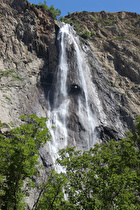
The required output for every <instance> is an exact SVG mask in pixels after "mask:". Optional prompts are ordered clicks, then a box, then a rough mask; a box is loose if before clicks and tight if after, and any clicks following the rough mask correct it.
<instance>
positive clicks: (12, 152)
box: [0, 114, 50, 210]
mask: <svg viewBox="0 0 140 210" xmlns="http://www.w3.org/2000/svg"><path fill="white" fill-rule="evenodd" d="M21 119H22V121H23V124H22V125H21V126H19V127H17V128H14V129H12V130H10V131H8V132H6V133H4V134H3V133H0V160H1V161H0V208H1V209H4V210H11V209H18V210H20V209H24V208H23V202H22V201H23V197H24V196H26V195H28V191H27V192H25V191H24V190H23V184H24V181H25V180H26V184H27V185H28V189H29V185H30V186H32V187H33V182H32V177H33V176H34V175H35V174H37V165H38V158H39V148H40V147H41V146H43V145H44V144H45V142H46V141H48V140H49V139H50V135H49V131H48V128H47V127H46V121H47V118H43V117H41V118H38V117H37V116H36V115H35V114H33V115H29V117H26V116H21ZM0 126H1V127H2V126H3V124H2V123H0ZM27 178H28V180H27Z"/></svg>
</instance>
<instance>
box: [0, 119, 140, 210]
mask: <svg viewBox="0 0 140 210" xmlns="http://www.w3.org/2000/svg"><path fill="white" fill-rule="evenodd" d="M22 119H23V122H24V124H23V125H21V126H20V127H18V128H15V129H12V130H11V131H9V132H7V133H6V134H5V135H4V134H2V133H1V134H0V150H1V154H0V157H1V162H0V208H1V209H2V210H3V209H4V210H13V209H14V210H15V209H18V210H22V209H25V207H24V205H23V198H24V197H25V196H27V195H28V194H27V193H29V186H31V187H33V182H32V179H31V178H32V177H33V175H34V174H36V173H37V163H38V155H39V152H38V150H39V148H40V146H42V145H43V144H44V143H45V142H46V141H47V140H48V139H50V135H49V133H48V129H47V128H46V124H45V122H46V119H45V118H38V117H37V116H35V115H30V116H29V117H28V118H27V117H25V116H23V117H22ZM2 125H3V124H0V126H2ZM139 149H140V117H138V118H137V126H136V133H135V135H133V134H132V133H131V132H128V133H127V137H126V138H123V139H121V140H120V141H115V140H111V141H110V142H106V143H101V144H95V145H94V147H93V148H91V149H90V150H89V151H80V150H78V151H77V150H76V148H74V147H71V148H69V147H67V148H65V149H62V150H60V151H59V158H58V159H57V164H59V165H60V166H61V167H62V168H64V170H63V171H65V172H63V173H62V172H61V173H57V172H55V171H51V172H50V175H49V176H48V180H47V181H46V182H45V183H42V184H41V183H40V186H39V187H38V191H39V194H38V197H37V198H36V201H35V203H34V205H33V207H32V210H58V209H59V210H65V209H75V210H134V209H136V210H139V209H140V151H139ZM27 178H28V179H27ZM25 180H26V184H27V191H26V192H24V190H23V183H24V181H25Z"/></svg>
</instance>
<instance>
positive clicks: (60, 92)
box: [48, 23, 100, 170]
mask: <svg viewBox="0 0 140 210" xmlns="http://www.w3.org/2000/svg"><path fill="white" fill-rule="evenodd" d="M57 39H58V43H59V47H60V56H59V65H58V69H57V73H56V78H55V85H56V86H55V88H53V92H54V93H53V100H51V102H50V100H48V101H49V105H48V107H49V110H48V118H49V125H48V127H49V129H50V133H51V135H52V141H51V142H49V149H50V154H51V157H52V160H53V162H54V161H55V159H56V158H57V152H58V150H59V149H61V148H63V147H66V146H67V145H70V146H76V147H77V148H83V149H89V148H90V147H91V146H93V144H94V141H95V136H96V134H95V127H96V126H97V121H96V115H95V114H93V113H94V112H93V106H92V102H91V101H90V99H89V95H90V94H88V91H87V86H89V85H91V87H90V91H91V92H92V94H94V95H95V103H94V105H95V106H96V104H98V108H99V107H100V106H99V99H98V96H97V93H96V90H95V87H94V85H93V83H92V81H91V76H90V75H91V74H90V69H89V67H88V62H87V60H86V58H85V56H84V52H83V50H82V48H81V46H80V41H79V38H78V36H77V35H76V33H75V31H74V30H73V28H72V27H71V26H70V25H68V24H62V23H61V25H60V30H59V34H58V38H57ZM88 89H89V87H88ZM90 91H89V92H90ZM50 94H52V93H51V92H50V93H49V95H50ZM49 98H50V96H49ZM74 112H75V113H74ZM71 113H74V114H71ZM73 116H74V117H73ZM73 118H75V119H76V121H77V124H78V125H79V127H78V128H77V130H76V128H73V130H75V131H74V132H72V131H71V133H70V134H69V130H70V129H69V127H70V125H71V122H72V121H73ZM52 126H54V128H53V129H52ZM74 127H75V126H74ZM83 127H84V128H83ZM71 130H72V129H71ZM77 138H78V139H79V142H78V143H77V141H78V140H77ZM80 139H83V140H82V141H81V142H80ZM56 170H58V169H56Z"/></svg>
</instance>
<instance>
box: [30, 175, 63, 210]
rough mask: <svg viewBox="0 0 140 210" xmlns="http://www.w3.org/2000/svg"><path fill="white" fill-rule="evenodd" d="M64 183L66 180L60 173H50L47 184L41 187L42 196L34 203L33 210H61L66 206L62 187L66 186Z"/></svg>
mask: <svg viewBox="0 0 140 210" xmlns="http://www.w3.org/2000/svg"><path fill="white" fill-rule="evenodd" d="M66 181H67V179H66V177H65V176H64V175H63V174H62V173H60V174H57V173H56V172H55V171H52V172H51V173H50V175H49V177H48V180H47V182H46V183H45V184H43V185H42V188H41V191H42V192H43V195H42V197H41V199H40V198H39V199H38V200H37V201H38V202H36V203H35V205H34V210H35V209H37V210H42V209H44V210H45V209H48V210H50V209H63V207H65V204H66V201H65V199H64V193H63V186H64V185H65V184H66ZM41 191H40V192H41Z"/></svg>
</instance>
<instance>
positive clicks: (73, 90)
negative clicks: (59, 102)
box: [68, 84, 82, 95]
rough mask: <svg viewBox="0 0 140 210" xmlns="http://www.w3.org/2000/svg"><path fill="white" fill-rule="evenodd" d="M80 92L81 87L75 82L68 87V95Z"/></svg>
mask: <svg viewBox="0 0 140 210" xmlns="http://www.w3.org/2000/svg"><path fill="white" fill-rule="evenodd" d="M81 93H82V89H81V87H80V86H79V85H77V84H71V85H69V87H68V94H69V95H80V94H81Z"/></svg>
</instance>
